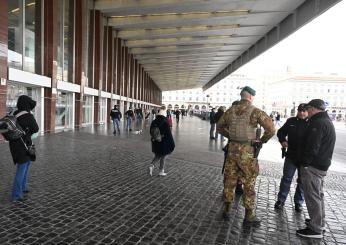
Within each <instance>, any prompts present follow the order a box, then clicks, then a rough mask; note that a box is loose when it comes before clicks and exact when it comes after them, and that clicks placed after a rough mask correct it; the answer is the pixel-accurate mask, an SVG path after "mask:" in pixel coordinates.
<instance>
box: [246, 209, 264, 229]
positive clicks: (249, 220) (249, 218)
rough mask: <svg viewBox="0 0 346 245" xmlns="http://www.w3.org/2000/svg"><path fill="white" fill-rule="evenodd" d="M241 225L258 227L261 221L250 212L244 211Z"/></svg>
mask: <svg viewBox="0 0 346 245" xmlns="http://www.w3.org/2000/svg"><path fill="white" fill-rule="evenodd" d="M243 224H244V225H245V226H255V227H257V226H260V225H261V219H260V218H259V217H257V216H256V215H255V214H254V212H253V211H252V210H245V218H244V222H243Z"/></svg>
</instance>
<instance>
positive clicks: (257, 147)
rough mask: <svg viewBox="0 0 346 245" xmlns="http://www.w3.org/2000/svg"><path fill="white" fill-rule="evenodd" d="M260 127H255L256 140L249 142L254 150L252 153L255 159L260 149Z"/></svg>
mask: <svg viewBox="0 0 346 245" xmlns="http://www.w3.org/2000/svg"><path fill="white" fill-rule="evenodd" d="M261 133H262V130H261V127H257V129H256V139H255V140H254V141H252V142H251V146H252V147H253V148H254V153H253V157H254V158H257V157H258V154H259V153H260V150H261V148H262V145H263V143H262V141H261Z"/></svg>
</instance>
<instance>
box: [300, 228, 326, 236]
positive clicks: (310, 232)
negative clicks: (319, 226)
mask: <svg viewBox="0 0 346 245" xmlns="http://www.w3.org/2000/svg"><path fill="white" fill-rule="evenodd" d="M297 235H298V236H302V237H309V238H323V234H322V233H318V232H315V231H313V230H311V229H310V228H305V229H301V230H297Z"/></svg>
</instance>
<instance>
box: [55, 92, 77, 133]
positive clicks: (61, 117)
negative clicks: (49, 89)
mask: <svg viewBox="0 0 346 245" xmlns="http://www.w3.org/2000/svg"><path fill="white" fill-rule="evenodd" d="M55 112H56V115H55V127H56V129H72V128H73V125H72V124H73V115H72V114H73V94H72V93H67V92H61V91H58V94H57V102H56V109H55Z"/></svg>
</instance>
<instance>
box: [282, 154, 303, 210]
mask: <svg viewBox="0 0 346 245" xmlns="http://www.w3.org/2000/svg"><path fill="white" fill-rule="evenodd" d="M296 170H297V171H298V179H297V187H296V191H295V193H294V203H296V204H298V203H299V204H302V203H303V202H304V192H303V185H302V181H301V177H300V170H299V169H298V168H297V167H296V165H294V163H293V161H292V160H291V159H289V158H288V157H286V158H285V163H284V170H283V176H282V178H281V182H280V191H279V193H278V200H279V201H281V202H285V201H286V198H287V195H288V193H289V191H290V187H291V183H292V179H293V176H294V174H295V172H296Z"/></svg>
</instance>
